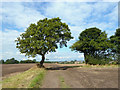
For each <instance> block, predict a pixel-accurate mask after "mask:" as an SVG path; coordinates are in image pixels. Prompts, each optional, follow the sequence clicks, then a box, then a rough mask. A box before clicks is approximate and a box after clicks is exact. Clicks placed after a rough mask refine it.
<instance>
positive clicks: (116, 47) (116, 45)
mask: <svg viewBox="0 0 120 90" xmlns="http://www.w3.org/2000/svg"><path fill="white" fill-rule="evenodd" d="M110 40H111V43H112V44H113V47H112V52H114V53H115V54H117V56H118V59H120V28H118V29H116V32H115V35H112V36H111V37H110Z"/></svg>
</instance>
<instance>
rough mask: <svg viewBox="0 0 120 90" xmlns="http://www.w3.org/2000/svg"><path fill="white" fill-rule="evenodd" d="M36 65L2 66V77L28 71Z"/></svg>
mask: <svg viewBox="0 0 120 90" xmlns="http://www.w3.org/2000/svg"><path fill="white" fill-rule="evenodd" d="M34 65H35V64H2V76H6V75H9V74H12V73H16V72H23V71H26V70H28V69H30V68H31V67H33V66H34Z"/></svg>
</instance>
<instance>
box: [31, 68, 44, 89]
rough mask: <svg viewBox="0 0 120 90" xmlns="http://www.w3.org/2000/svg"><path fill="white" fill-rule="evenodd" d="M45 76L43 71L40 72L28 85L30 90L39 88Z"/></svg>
mask: <svg viewBox="0 0 120 90" xmlns="http://www.w3.org/2000/svg"><path fill="white" fill-rule="evenodd" d="M44 76H45V70H42V71H41V72H40V73H39V74H38V75H37V76H36V77H35V78H34V79H33V80H32V81H31V84H30V87H31V88H40V86H41V85H42V81H43V78H44Z"/></svg>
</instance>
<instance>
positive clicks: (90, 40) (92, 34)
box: [70, 27, 110, 64]
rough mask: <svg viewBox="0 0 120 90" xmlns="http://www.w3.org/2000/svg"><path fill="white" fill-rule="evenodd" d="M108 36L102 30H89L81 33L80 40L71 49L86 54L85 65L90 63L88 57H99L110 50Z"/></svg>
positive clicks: (94, 28)
mask: <svg viewBox="0 0 120 90" xmlns="http://www.w3.org/2000/svg"><path fill="white" fill-rule="evenodd" d="M109 45H110V44H109V42H108V38H107V34H106V33H105V32H101V30H100V29H98V28H96V27H93V28H88V29H86V30H84V31H82V32H81V33H80V36H79V40H78V41H77V42H75V43H74V44H73V45H72V46H71V47H70V48H71V49H72V50H75V51H79V52H80V53H84V58H85V63H86V64H87V63H88V60H89V58H88V56H92V57H93V56H96V57H97V56H99V55H101V54H102V53H105V51H106V50H107V49H108V48H109Z"/></svg>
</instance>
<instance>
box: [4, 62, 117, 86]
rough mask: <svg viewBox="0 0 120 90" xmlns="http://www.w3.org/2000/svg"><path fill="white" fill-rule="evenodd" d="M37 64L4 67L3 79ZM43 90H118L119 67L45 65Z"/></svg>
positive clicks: (7, 65) (6, 65)
mask: <svg viewBox="0 0 120 90" xmlns="http://www.w3.org/2000/svg"><path fill="white" fill-rule="evenodd" d="M33 66H35V64H5V65H2V68H3V71H2V73H3V77H4V76H6V75H10V74H11V73H16V72H23V71H26V70H28V69H29V68H31V67H33ZM45 67H46V69H45V70H46V74H45V76H44V78H43V82H42V85H41V86H40V87H41V88H118V68H117V67H85V65H84V64H45Z"/></svg>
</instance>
